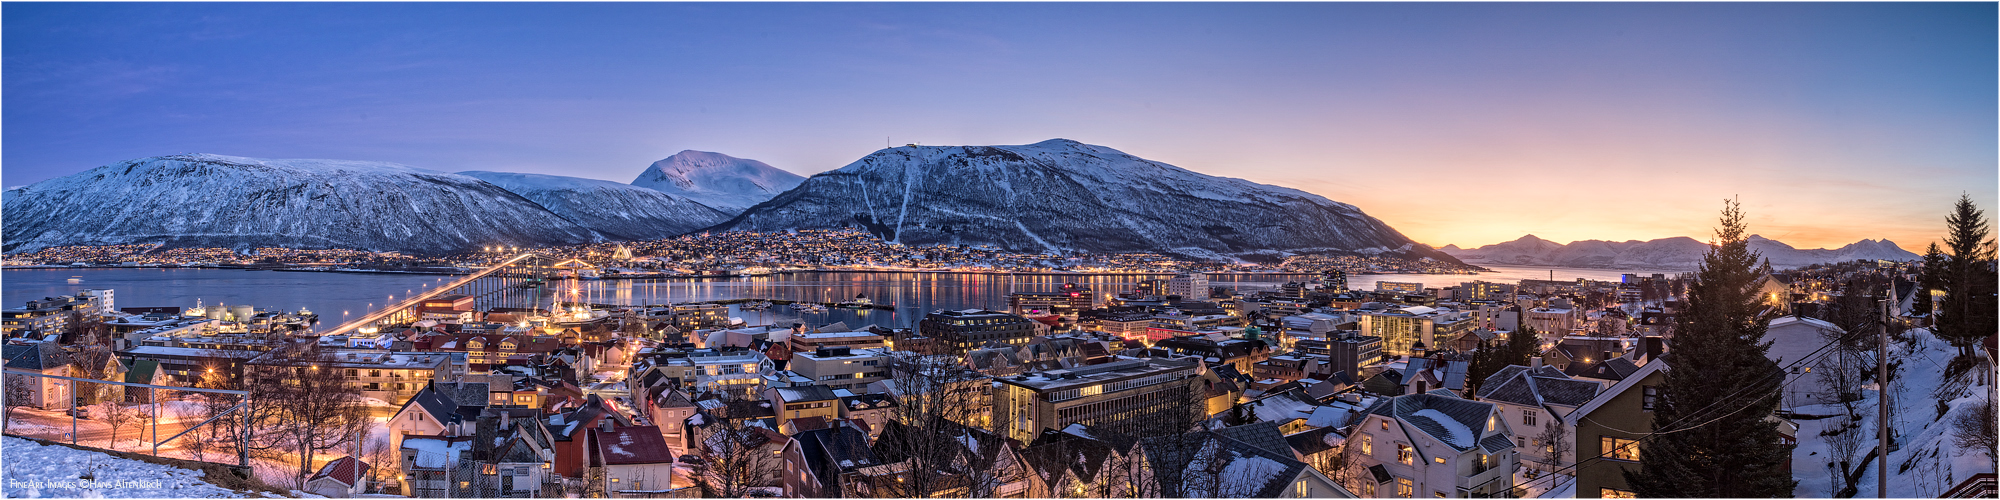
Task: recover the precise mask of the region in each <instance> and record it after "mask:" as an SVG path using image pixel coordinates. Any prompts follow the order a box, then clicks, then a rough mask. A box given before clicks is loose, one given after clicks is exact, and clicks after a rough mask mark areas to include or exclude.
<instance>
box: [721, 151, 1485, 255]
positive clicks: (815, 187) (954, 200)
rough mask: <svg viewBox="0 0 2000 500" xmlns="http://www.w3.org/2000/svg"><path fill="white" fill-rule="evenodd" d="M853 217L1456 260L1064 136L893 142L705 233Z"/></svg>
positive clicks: (898, 228) (900, 224) (1293, 199)
mask: <svg viewBox="0 0 2000 500" xmlns="http://www.w3.org/2000/svg"><path fill="white" fill-rule="evenodd" d="M857 225H858V226H860V227H863V228H865V229H867V230H868V231H869V232H871V233H874V234H876V235H877V236H878V237H880V238H882V239H884V240H887V241H894V242H900V243H905V244H988V245H994V246H998V247H1001V248H1006V249H1010V250H1017V251H1035V252H1052V253H1061V252H1067V251H1087V252H1099V253H1108V252H1121V251H1161V252H1169V253H1179V254H1182V255H1187V256H1191V257H1200V258H1212V259H1225V260H1226V259H1230V258H1238V257H1246V256H1265V257H1278V256H1283V255H1288V254H1299V253H1342V254H1361V255H1395V256H1407V257H1430V258H1434V259H1438V260H1443V261H1450V262H1456V261H1457V259H1455V258H1453V257H1451V256H1449V255H1447V254H1444V253H1442V252H1438V251H1436V250H1435V249H1432V248H1430V247H1428V246H1425V245H1422V244H1419V243H1416V242H1414V241H1411V240H1410V239H1409V238H1408V237H1405V236H1403V235H1402V234H1401V233H1399V232H1396V231H1395V230H1394V229H1393V228H1390V227H1389V226H1388V225H1386V224H1384V223H1382V222H1381V221H1380V220H1377V219H1375V218H1373V217H1370V216H1368V215H1367V214H1365V213H1362V212H1361V210H1360V209H1358V208H1355V207H1354V206H1353V205H1349V204H1346V203H1341V202H1337V201H1333V200H1329V199H1326V198H1325V197H1322V196H1319V195H1316V194H1312V193H1307V192H1305V191H1300V190H1298V189H1294V188H1287V187H1281V186H1269V185H1264V184H1257V183H1253V182H1250V181H1247V180H1243V179H1236V178H1229V177H1220V176H1211V175H1206V174H1201V173H1198V172H1194V171H1190V170H1187V169H1184V168H1180V167H1176V166H1173V165H1168V164H1165V163H1160V162H1155V161H1150V160H1146V159H1143V158H1139V157H1137V156H1132V155H1130V154H1126V153H1124V152H1122V151H1118V150H1115V149H1112V148H1108V147H1104V146H1095V145H1090V144H1084V143H1081V142H1077V141H1074V140H1069V139H1051V140H1047V141H1042V142H1038V143H1034V144H1026V145H1014V146H904V147H896V148H887V149H882V150H879V151H876V152H874V153H870V154H869V155H867V156H864V157H862V158H861V159H859V160H856V161H854V162H853V163H849V164H848V165H846V166H843V167H840V168H837V169H833V170H829V171H826V172H821V173H819V174H815V175H813V176H812V177H810V178H807V179H806V180H805V182H803V183H801V184H800V185H799V186H798V187H795V188H793V189H791V190H789V191H786V192H784V193H781V194H779V195H778V196H776V197H773V198H771V199H770V200H767V201H765V202H763V203H760V204H757V205H755V206H752V207H750V208H748V209H746V210H744V212H743V213H741V214H738V215H736V216H735V217H733V218H731V219H730V220H729V221H727V222H724V223H721V224H718V225H716V226H714V227H710V228H708V229H707V230H710V231H723V230H749V231H769V230H777V229H789V228H800V229H804V228H832V227H851V226H857Z"/></svg>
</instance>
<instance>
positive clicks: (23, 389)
mask: <svg viewBox="0 0 2000 500" xmlns="http://www.w3.org/2000/svg"><path fill="white" fill-rule="evenodd" d="M33 378H34V377H28V376H25V375H7V376H6V380H7V381H6V386H7V389H6V397H5V398H4V399H5V400H6V409H5V410H4V411H6V412H7V414H6V416H5V417H4V418H0V422H4V425H8V426H11V425H13V424H14V409H15V408H20V407H23V406H29V405H31V404H34V398H35V388H34V386H33V385H31V384H33V382H30V381H29V380H30V379H33Z"/></svg>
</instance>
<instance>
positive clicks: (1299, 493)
mask: <svg viewBox="0 0 2000 500" xmlns="http://www.w3.org/2000/svg"><path fill="white" fill-rule="evenodd" d="M1292 488H1293V490H1294V491H1295V494H1294V495H1293V496H1296V497H1299V498H1306V480H1304V479H1300V480H1299V483H1298V484H1295V485H1292Z"/></svg>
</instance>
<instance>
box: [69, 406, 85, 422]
mask: <svg viewBox="0 0 2000 500" xmlns="http://www.w3.org/2000/svg"><path fill="white" fill-rule="evenodd" d="M69 414H70V415H74V416H76V418H83V419H88V418H90V409H89V408H81V407H79V408H70V409H69Z"/></svg>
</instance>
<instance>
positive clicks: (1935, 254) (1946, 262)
mask: <svg viewBox="0 0 2000 500" xmlns="http://www.w3.org/2000/svg"><path fill="white" fill-rule="evenodd" d="M1950 268H1951V258H1950V257H1946V256H1945V254H1944V251H1943V250H1939V249H1938V246H1937V244H1936V243H1932V244H1931V246H1930V248H1926V249H1924V272H1923V274H1920V275H1918V276H1917V288H1919V289H1921V290H1923V292H1922V293H1920V294H1918V295H1917V300H1916V301H1915V303H1913V304H1912V305H1911V306H1910V307H1911V310H1912V312H1915V313H1919V314H1926V313H1931V312H1932V311H1931V306H1932V304H1931V296H1930V291H1931V290H1937V291H1940V292H1942V291H1944V290H1945V289H1947V288H1949V287H1950V285H1949V284H1948V283H1946V281H1948V280H1946V279H1945V274H1946V272H1945V271H1946V270H1947V269H1950Z"/></svg>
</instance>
